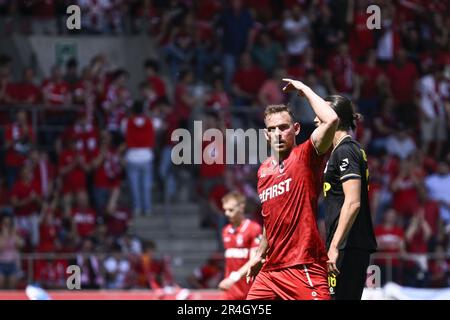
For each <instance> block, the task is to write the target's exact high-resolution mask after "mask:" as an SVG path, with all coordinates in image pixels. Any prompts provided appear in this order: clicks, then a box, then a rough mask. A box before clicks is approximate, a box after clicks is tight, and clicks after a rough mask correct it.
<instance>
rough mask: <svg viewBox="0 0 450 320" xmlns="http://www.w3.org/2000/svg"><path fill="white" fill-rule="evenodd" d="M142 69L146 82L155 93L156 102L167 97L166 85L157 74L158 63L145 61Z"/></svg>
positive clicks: (149, 60)
mask: <svg viewBox="0 0 450 320" xmlns="http://www.w3.org/2000/svg"><path fill="white" fill-rule="evenodd" d="M144 68H145V75H146V77H147V81H148V83H149V84H150V86H151V87H152V88H153V90H154V91H155V94H156V100H157V99H159V98H163V97H165V96H166V95H167V93H166V84H165V83H164V80H163V79H162V78H161V77H160V76H159V74H158V73H159V64H158V62H157V61H156V60H153V59H147V60H145V62H144Z"/></svg>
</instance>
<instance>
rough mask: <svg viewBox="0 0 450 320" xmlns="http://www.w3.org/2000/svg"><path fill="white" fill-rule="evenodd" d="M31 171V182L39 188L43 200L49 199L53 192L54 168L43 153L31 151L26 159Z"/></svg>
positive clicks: (35, 150)
mask: <svg viewBox="0 0 450 320" xmlns="http://www.w3.org/2000/svg"><path fill="white" fill-rule="evenodd" d="M28 163H29V165H30V166H31V167H32V170H33V180H34V181H35V183H36V184H37V186H38V187H39V193H40V194H41V195H42V198H43V199H47V198H49V197H50V196H51V195H52V194H53V193H54V191H55V171H56V170H55V166H54V165H53V163H52V162H51V161H50V160H49V158H48V154H47V153H46V152H45V151H41V150H38V149H36V148H34V149H32V150H31V152H30V157H29V159H28Z"/></svg>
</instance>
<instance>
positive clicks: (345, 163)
mask: <svg viewBox="0 0 450 320" xmlns="http://www.w3.org/2000/svg"><path fill="white" fill-rule="evenodd" d="M347 168H348V158H345V159H343V160H342V161H341V162H339V169H340V170H341V171H345V170H347Z"/></svg>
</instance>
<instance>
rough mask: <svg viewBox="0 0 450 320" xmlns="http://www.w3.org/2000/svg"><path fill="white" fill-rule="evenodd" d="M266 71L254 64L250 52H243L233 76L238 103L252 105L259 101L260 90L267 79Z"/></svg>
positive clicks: (236, 101) (234, 92)
mask: <svg viewBox="0 0 450 320" xmlns="http://www.w3.org/2000/svg"><path fill="white" fill-rule="evenodd" d="M266 78H267V77H266V74H265V73H264V71H263V70H262V69H261V68H260V67H258V66H256V65H254V64H253V60H252V57H251V55H250V54H249V53H247V52H246V53H243V54H242V56H241V60H240V66H239V68H238V69H237V70H236V73H235V74H234V78H233V94H234V97H235V103H236V104H237V105H243V106H250V105H253V103H255V102H256V101H257V98H258V91H259V89H260V88H261V86H262V85H263V83H264V81H265V80H266Z"/></svg>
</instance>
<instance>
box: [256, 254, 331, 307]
mask: <svg viewBox="0 0 450 320" xmlns="http://www.w3.org/2000/svg"><path fill="white" fill-rule="evenodd" d="M327 277H328V273H327V267H326V263H325V262H323V263H312V264H301V265H297V266H294V267H289V268H283V269H278V270H270V271H261V272H260V273H259V274H258V275H257V276H256V279H255V282H254V283H253V285H252V287H251V288H250V291H249V292H248V294H247V300H279V299H283V300H330V291H329V288H328V278H327Z"/></svg>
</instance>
